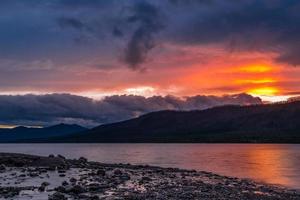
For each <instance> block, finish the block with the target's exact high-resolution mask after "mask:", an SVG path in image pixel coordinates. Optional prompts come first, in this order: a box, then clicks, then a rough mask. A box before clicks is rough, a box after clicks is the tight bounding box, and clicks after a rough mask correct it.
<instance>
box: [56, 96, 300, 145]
mask: <svg viewBox="0 0 300 200" xmlns="http://www.w3.org/2000/svg"><path fill="white" fill-rule="evenodd" d="M53 141H55V142H272V143H273V142H274V143H300V102H299V101H297V102H290V103H283V104H273V105H253V106H223V107H215V108H212V109H207V110H202V111H186V112H179V111H160V112H154V113H149V114H146V115H143V116H141V117H138V118H135V119H131V120H127V121H123V122H119V123H113V124H107V125H102V126H99V127H96V128H94V129H91V130H88V131H86V132H84V133H81V134H73V135H69V136H67V137H61V138H56V139H53V140H52V142H53Z"/></svg>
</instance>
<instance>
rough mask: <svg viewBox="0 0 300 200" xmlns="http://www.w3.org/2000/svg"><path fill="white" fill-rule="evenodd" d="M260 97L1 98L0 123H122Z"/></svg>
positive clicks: (251, 101)
mask: <svg viewBox="0 0 300 200" xmlns="http://www.w3.org/2000/svg"><path fill="white" fill-rule="evenodd" d="M260 103H261V100H260V99H259V98H255V97H252V96H250V95H247V94H238V95H228V96H223V97H216V96H193V97H187V98H186V99H179V98H176V97H172V96H166V97H162V96H153V97H149V98H146V97H143V96H133V95H122V96H108V97H106V98H104V99H103V100H98V101H95V100H93V99H90V98H87V97H81V96H75V95H70V94H49V95H24V96H6V95H1V96H0V123H5V124H7V123H8V124H24V125H52V124H56V123H61V122H66V123H78V124H81V125H85V126H96V125H99V124H102V123H109V122H115V121H120V120H125V119H129V118H133V117H137V116H139V115H142V114H145V113H148V112H152V111H158V110H195V109H206V108H210V107H214V106H220V105H226V104H236V105H249V104H260Z"/></svg>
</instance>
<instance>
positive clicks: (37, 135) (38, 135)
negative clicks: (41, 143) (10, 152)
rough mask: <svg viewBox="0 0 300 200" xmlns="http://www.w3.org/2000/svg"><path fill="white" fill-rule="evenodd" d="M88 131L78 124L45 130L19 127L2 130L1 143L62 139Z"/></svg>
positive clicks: (50, 127)
mask: <svg viewBox="0 0 300 200" xmlns="http://www.w3.org/2000/svg"><path fill="white" fill-rule="evenodd" d="M86 130H88V129H87V128H84V127H82V126H79V125H76V124H70V125H69V124H57V125H54V126H49V127H45V128H31V127H25V126H17V127H15V128H12V129H0V142H21V141H24V142H31V141H32V140H34V139H45V138H52V137H61V136H66V135H69V134H74V133H78V132H82V131H86Z"/></svg>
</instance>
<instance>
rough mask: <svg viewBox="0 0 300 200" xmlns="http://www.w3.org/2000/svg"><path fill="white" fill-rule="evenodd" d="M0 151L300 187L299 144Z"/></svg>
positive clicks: (51, 147)
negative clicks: (207, 173) (173, 169)
mask: <svg viewBox="0 0 300 200" xmlns="http://www.w3.org/2000/svg"><path fill="white" fill-rule="evenodd" d="M0 152H18V153H30V154H40V155H48V154H51V153H54V154H62V155H65V156H67V157H70V158H78V157H80V156H85V157H87V158H88V159H90V160H96V161H100V162H107V163H132V164H148V165H158V166H163V167H179V168H186V169H197V170H205V171H211V172H215V173H219V174H223V175H227V176H237V177H242V178H252V179H256V180H259V181H263V182H268V183H273V184H281V185H285V186H289V187H293V188H298V189H300V167H299V166H300V145H271V144H1V145H0Z"/></svg>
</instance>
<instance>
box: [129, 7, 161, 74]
mask: <svg viewBox="0 0 300 200" xmlns="http://www.w3.org/2000/svg"><path fill="white" fill-rule="evenodd" d="M161 17H162V16H161V14H160V11H159V9H158V8H157V7H155V6H154V5H152V4H150V3H147V2H139V3H137V4H136V5H134V7H133V8H132V15H131V16H129V17H128V23H134V24H137V28H136V29H135V30H134V32H133V34H132V36H131V38H130V39H129V42H128V44H127V47H126V49H125V56H124V61H125V62H126V63H127V64H128V65H129V66H130V67H131V68H133V69H137V68H138V67H140V65H141V64H142V63H144V62H145V61H146V59H147V54H148V53H149V51H150V50H151V49H153V48H154V47H155V45H156V44H155V40H154V34H156V33H157V32H159V31H160V30H161V29H162V28H163V25H162V23H161V21H162V19H161Z"/></svg>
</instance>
